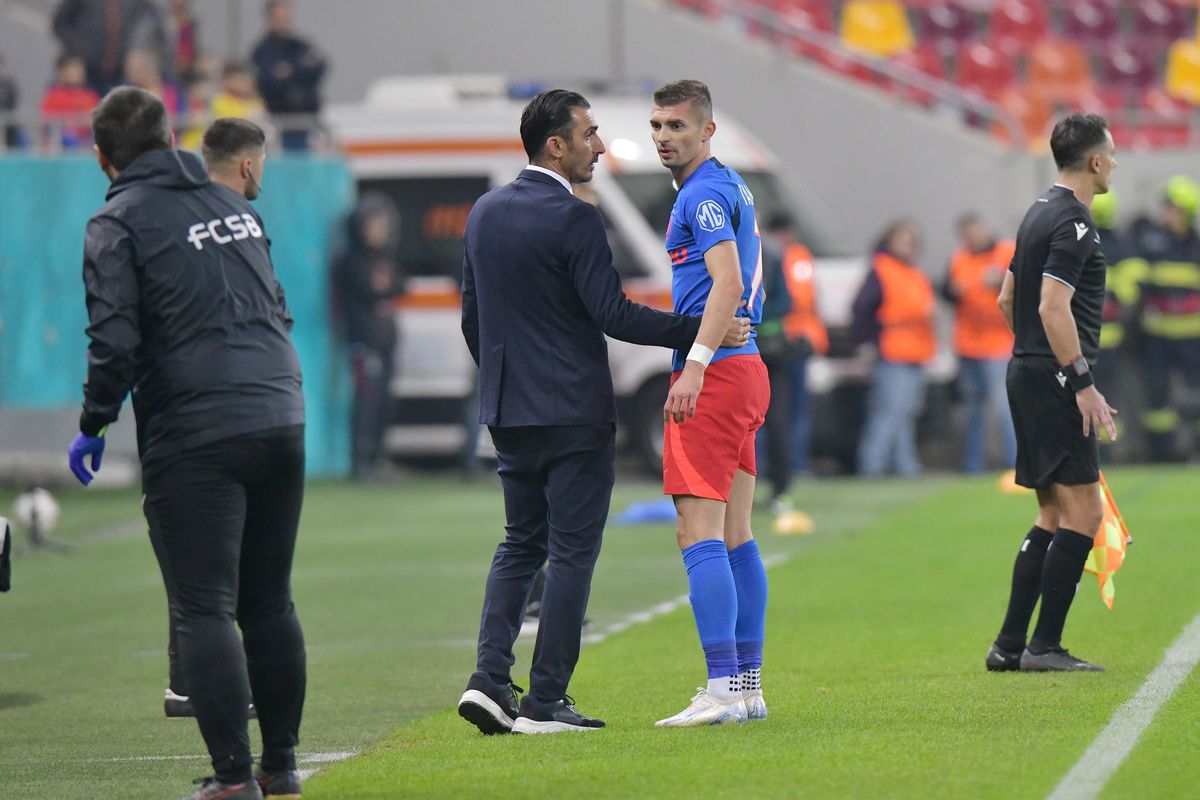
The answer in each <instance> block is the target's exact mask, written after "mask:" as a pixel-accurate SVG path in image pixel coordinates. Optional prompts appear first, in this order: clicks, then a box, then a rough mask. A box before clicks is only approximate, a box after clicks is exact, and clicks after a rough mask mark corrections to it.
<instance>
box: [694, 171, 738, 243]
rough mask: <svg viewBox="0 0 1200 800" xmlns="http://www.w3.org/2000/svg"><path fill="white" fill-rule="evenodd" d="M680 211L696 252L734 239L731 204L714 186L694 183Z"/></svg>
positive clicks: (735, 238) (735, 236)
mask: <svg viewBox="0 0 1200 800" xmlns="http://www.w3.org/2000/svg"><path fill="white" fill-rule="evenodd" d="M683 211H684V216H685V218H686V221H687V225H688V227H689V228H690V229H691V232H692V238H693V239H695V240H696V248H697V250H699V252H701V253H707V252H708V251H709V249H710V248H711V247H713V246H714V245H718V244H720V243H721V242H729V241H737V234H736V232H735V231H734V230H733V215H734V208H733V205H732V204H731V203H730V201H729V198H728V197H726V196H725V193H724V192H722V191H721V190H720V188H718V187H717V186H714V185H709V184H701V185H700V186H697V187H696V188H695V189H694V190H693V191H692V192H690V193H689V194H688V196H687V198H686V200H685V202H684V209H683Z"/></svg>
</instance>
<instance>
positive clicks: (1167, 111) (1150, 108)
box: [1137, 86, 1193, 119]
mask: <svg viewBox="0 0 1200 800" xmlns="http://www.w3.org/2000/svg"><path fill="white" fill-rule="evenodd" d="M1137 105H1138V110H1139V111H1141V112H1142V113H1143V114H1146V115H1148V116H1157V117H1162V118H1165V119H1184V118H1186V117H1187V116H1189V115H1190V114H1191V113H1192V111H1193V104H1192V102H1191V101H1190V100H1182V99H1180V98H1178V97H1172V96H1171V94H1170V93H1169V92H1168V91H1167V90H1166V89H1164V88H1163V87H1161V86H1150V87H1148V88H1147V89H1146V90H1145V91H1143V92H1142V94H1141V96H1139V97H1138V98H1137Z"/></svg>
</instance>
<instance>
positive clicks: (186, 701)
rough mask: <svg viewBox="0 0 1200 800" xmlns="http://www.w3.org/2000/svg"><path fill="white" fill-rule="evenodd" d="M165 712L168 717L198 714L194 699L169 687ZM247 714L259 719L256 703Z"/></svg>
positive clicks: (174, 717) (165, 697) (180, 717)
mask: <svg viewBox="0 0 1200 800" xmlns="http://www.w3.org/2000/svg"><path fill="white" fill-rule="evenodd" d="M163 712H164V713H166V715H167V719H183V718H185V717H194V716H196V710H195V709H194V708H192V699H191V698H190V697H188V696H187V695H182V694H177V693H175V692H174V691H173V690H171V689H169V688H168V689H167V693H166V694H165V695H164V696H163ZM246 716H247V717H249V718H250V719H258V711H257V710H256V709H255V708H254V703H251V704H250V708H249V709H247V713H246Z"/></svg>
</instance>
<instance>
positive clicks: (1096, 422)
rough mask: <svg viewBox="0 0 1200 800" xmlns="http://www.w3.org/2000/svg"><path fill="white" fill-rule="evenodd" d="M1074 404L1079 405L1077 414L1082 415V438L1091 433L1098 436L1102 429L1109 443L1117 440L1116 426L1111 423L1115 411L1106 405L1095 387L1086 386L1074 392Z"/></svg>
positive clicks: (1102, 396) (1106, 402)
mask: <svg viewBox="0 0 1200 800" xmlns="http://www.w3.org/2000/svg"><path fill="white" fill-rule="evenodd" d="M1075 402H1076V403H1077V404H1078V405H1079V413H1080V414H1082V415H1083V435H1084V436H1091V434H1092V431H1095V432H1096V435H1097V436H1099V435H1100V429H1101V428H1103V429H1104V431H1105V432H1106V433H1107V434H1108V440H1109V441H1110V442H1115V441H1116V440H1117V426H1116V423H1114V422H1113V414H1116V413H1117V410H1116V409H1115V408H1113V407H1112V406H1110V405H1109V404H1108V401H1107V400H1105V399H1104V395H1102V394H1100V392H1098V391H1097V390H1096V387H1095V386H1086V387H1084V388H1082V389H1080V390H1079V391H1078V392H1076V393H1075Z"/></svg>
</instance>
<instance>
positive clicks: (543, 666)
mask: <svg viewBox="0 0 1200 800" xmlns="http://www.w3.org/2000/svg"><path fill="white" fill-rule="evenodd" d="M465 238H466V242H465V243H466V257H465V259H464V263H463V317H462V329H463V335H464V336H465V337H466V340H467V346H468V347H469V348H470V350H471V355H472V356H473V357H474V359H475V362H476V363H477V364H478V365H479V382H480V404H479V406H480V407H479V421H480V422H481V423H484V424H486V425H488V426H489V429H490V431H491V434H492V440H493V441H494V442H495V445H496V452H497V456H498V460H499V473H500V478H501V481H502V483H503V486H504V506H505V515H506V517H507V522H506V531H507V535H506V537H505V540H504V541H503V542H501V544H500V546H499V547H497V548H496V555H495V558H494V559H493V561H492V568H491V571H490V573H489V575H488V582H487V589H486V592H485V595H484V603H483V617H482V620H481V622H480V629H479V650H478V669H479V670H480V671H482V672H486V673H488V674H489V675H490V676H491V678H492V679H493V680H494V681H496V682H497V683H500V684H504V683H508V682H510V681H511V675H510V670H511V667H512V665H513V662H514V657H513V652H512V646H513V642H514V641H515V640H516V637H517V633H518V632H519V631H520V626H521V618H522V616H523V612H524V607H525V603H526V600H527V599H528V595H529V590H530V587H531V585H532V583H533V578H534V575H535V574H536V573H537V571H538V570H539V569H540V568H541V566H542V564H543V563H544V562H545V561H546V560H547V558H548V559H549V568H548V569H547V573H546V588H545V592H544V594H543V595H542V611H541V619H540V624H539V629H538V639H537V644H536V647H535V650H534V656H533V665H532V668H531V670H530V683H531V686H530V690H531V694H532V696H533V698H534V699H535V700H537V701H539V702H542V703H550V702H554V701H557V700H560V699H562V697H563V696H564V695H565V694H566V690H567V684H568V683H569V682H570V680H571V674H572V672H573V671H574V669H575V663H576V661H577V660H578V658H579V639H580V630H581V628H582V624H583V616H584V612H585V611H586V609H587V599H588V593H589V591H590V589H591V579H592V569H593V567H594V566H595V563H596V557H597V556H598V555H599V553H600V540H601V535H602V533H603V531H604V523H605V520H606V519H607V517H608V508H609V503H610V500H611V495H612V487H613V482H614V480H615V473H616V469H615V454H616V447H615V441H616V425H615V423H616V419H617V409H616V402H615V399H614V395H613V386H612V373H611V372H610V371H609V367H608V348H607V345H606V344H605V338H604V337H605V334H607V335H609V336H612V337H614V338H617V339H622V340H624V341H628V342H634V343H637V344H648V345H659V346H662V347H668V348H674V349H682V350H686V349H687V348H689V347H690V346H691V345H692V342H693V340H694V339H695V337H696V333H697V331H699V329H700V318H699V317H681V316H678V315H675V314H669V313H665V312H661V311H656V310H654V309H651V308H647V307H646V306H641V305H638V304H637V303H633V302H631V301H630V300H628V299H627V298H626V297H625V293H624V291H623V290H622V288H621V281H620V278H619V277H618V275H617V272H616V270H615V269H614V268H613V265H612V252H611V251H610V250H609V246H608V238H607V236H606V234H605V231H604V222H603V220H602V219H601V216H600V212H599V211H597V210H596V208H594V207H593V206H591V205H589V204H587V203H585V202H583V201H581V200H578V199H576V198H575V197H574V196H573V195H572V194H571V193H569V192H568V191H567V190H566V188H565V187H564V186H562V185H561V184H560V183H559V182H558V181H556V180H555V179H554V178H553V177H551V176H549V175H546V174H544V173H540V172H536V171H533V170H525V171H523V172H522V173H521V174H520V176H519V177H517V179H516V180H514V181H513V182H512V183H510V184H508V185H506V186H502V187H499V188H497V189H493V190H492V191H490V192H488V193H487V194H486V195H484V196H483V197H481V198H480V199H479V201H478V202H477V203H476V204H475V207H474V208H473V209H472V210H471V215H470V217H469V218H468V220H467V229H466V237H465Z"/></svg>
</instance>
